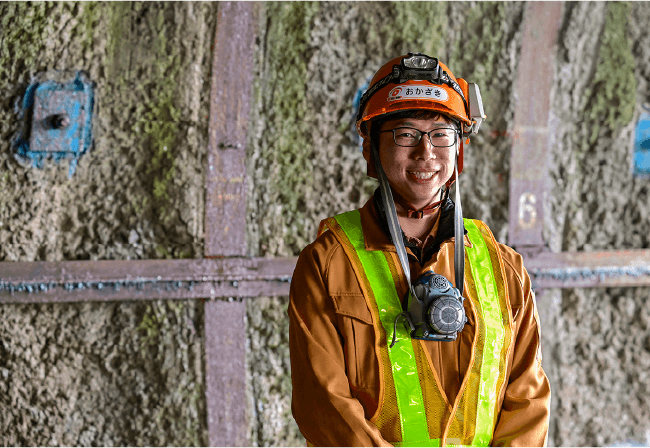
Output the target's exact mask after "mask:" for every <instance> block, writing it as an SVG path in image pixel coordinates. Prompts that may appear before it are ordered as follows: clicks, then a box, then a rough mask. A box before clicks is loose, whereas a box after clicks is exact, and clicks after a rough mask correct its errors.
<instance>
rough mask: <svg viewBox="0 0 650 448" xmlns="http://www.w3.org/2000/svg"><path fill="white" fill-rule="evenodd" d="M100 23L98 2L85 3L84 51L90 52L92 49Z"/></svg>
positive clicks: (83, 19) (83, 21) (83, 20)
mask: <svg viewBox="0 0 650 448" xmlns="http://www.w3.org/2000/svg"><path fill="white" fill-rule="evenodd" d="M98 22H99V5H98V3H97V2H85V3H84V4H83V18H82V23H83V30H84V39H83V49H84V51H88V50H90V49H91V48H92V45H93V37H94V36H95V28H96V26H97V23H98Z"/></svg>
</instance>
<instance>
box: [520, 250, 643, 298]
mask: <svg viewBox="0 0 650 448" xmlns="http://www.w3.org/2000/svg"><path fill="white" fill-rule="evenodd" d="M524 265H525V266H526V269H527V270H528V273H529V274H530V277H531V281H532V283H533V288H534V289H542V288H596V287H601V288H603V287H623V286H626V287H627V286H650V249H634V250H622V251H611V252H560V253H550V252H545V253H541V254H538V255H536V256H534V257H530V258H526V259H525V261H524Z"/></svg>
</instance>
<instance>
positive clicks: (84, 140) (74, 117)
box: [13, 71, 94, 177]
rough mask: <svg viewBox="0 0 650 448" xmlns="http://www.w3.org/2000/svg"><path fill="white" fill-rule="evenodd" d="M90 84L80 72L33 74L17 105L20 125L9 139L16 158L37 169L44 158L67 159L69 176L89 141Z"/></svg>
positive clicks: (91, 102)
mask: <svg viewBox="0 0 650 448" xmlns="http://www.w3.org/2000/svg"><path fill="white" fill-rule="evenodd" d="M66 78H67V79H66ZM93 87H94V85H93V83H92V82H91V81H90V80H89V79H88V77H87V76H86V75H85V74H84V73H83V72H81V71H77V72H73V73H70V72H51V73H44V74H40V75H37V76H36V77H35V78H34V79H33V80H32V82H31V84H30V85H29V86H28V87H27V90H26V91H25V95H24V96H23V99H22V103H20V104H18V105H17V108H18V113H19V114H20V117H21V119H22V124H23V126H22V130H21V132H20V134H19V136H18V137H17V138H16V139H15V140H14V142H13V146H14V148H15V149H16V154H15V155H16V158H17V159H18V160H20V161H21V162H23V163H29V162H31V164H32V165H33V166H35V167H38V168H42V167H43V163H44V161H45V160H46V159H53V160H54V161H55V162H57V163H58V162H59V161H60V160H70V168H69V171H68V176H69V177H72V175H73V174H74V172H75V169H76V167H77V163H78V161H79V158H80V157H81V156H82V155H83V154H85V153H86V151H88V148H89V147H90V145H91V143H92V112H93V99H94V98H93Z"/></svg>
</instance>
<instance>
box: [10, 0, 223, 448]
mask: <svg viewBox="0 0 650 448" xmlns="http://www.w3.org/2000/svg"><path fill="white" fill-rule="evenodd" d="M216 10H217V4H216V3H127V2H124V3H108V2H106V3H97V2H83V3H73V2H47V3H45V2H42V3H22V2H21V3H11V2H3V3H1V4H0V166H1V167H2V172H0V261H5V262H10V261H60V260H80V259H84V260H99V259H123V260H126V259H136V258H184V257H185V258H187V257H201V256H202V253H203V214H204V212H203V210H204V205H203V203H204V177H203V169H204V165H205V158H206V157H205V155H206V147H207V144H206V142H207V123H208V121H207V113H208V104H209V87H210V70H211V58H212V56H211V55H212V51H211V44H212V36H214V29H215V28H214V27H215V25H216V20H215V19H216ZM54 70H58V71H63V70H66V71H68V70H70V71H75V70H84V71H86V72H87V73H88V76H89V78H90V79H91V80H92V81H93V82H94V83H95V107H94V117H93V135H94V145H93V147H92V148H91V149H90V151H89V152H88V153H87V154H85V155H84V156H82V157H81V159H80V162H79V165H78V167H77V169H76V172H75V173H74V175H73V176H72V177H68V163H66V162H62V163H60V164H56V163H54V162H53V161H49V162H46V163H45V164H44V167H43V168H42V169H37V168H34V167H33V166H31V165H30V164H29V163H22V162H20V161H18V160H17V159H16V158H15V157H14V156H13V154H14V150H13V148H12V146H11V142H12V140H13V138H14V137H15V135H16V133H17V132H18V130H19V129H20V122H19V113H18V110H16V108H15V104H16V102H17V101H18V100H20V99H21V98H22V94H23V92H24V91H25V88H26V87H27V85H28V84H29V82H30V80H31V79H32V77H33V76H34V75H36V74H37V73H41V72H51V71H54ZM0 275H1V273H0ZM0 315H1V318H0V364H1V366H0V367H1V369H2V370H1V372H2V382H0V387H2V393H0V428H2V429H1V430H0V444H2V445H84V446H91V445H109V446H110V445H205V444H206V443H207V420H206V417H205V384H204V367H203V353H204V350H203V305H202V303H201V302H196V301H173V302H151V303H148V304H145V303H128V302H122V303H92V304H90V303H89V304H51V305H49V304H45V305H2V306H1V307H0Z"/></svg>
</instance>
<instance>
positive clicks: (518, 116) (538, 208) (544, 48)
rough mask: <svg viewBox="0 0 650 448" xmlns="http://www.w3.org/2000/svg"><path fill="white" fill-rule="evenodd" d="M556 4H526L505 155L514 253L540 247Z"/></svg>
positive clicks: (558, 5) (557, 20) (558, 17)
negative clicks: (509, 142) (509, 143)
mask: <svg viewBox="0 0 650 448" xmlns="http://www.w3.org/2000/svg"><path fill="white" fill-rule="evenodd" d="M561 21H562V2H528V3H527V4H526V10H525V12H524V21H523V38H522V43H521V54H520V57H519V65H518V68H517V72H518V74H517V80H516V82H515V86H514V87H515V116H514V129H513V131H514V134H515V135H518V136H519V138H516V139H513V144H512V152H511V156H510V204H509V209H510V216H509V220H508V227H509V232H508V235H509V237H508V243H509V245H510V246H513V247H515V248H516V249H517V250H519V251H520V252H523V253H526V252H529V253H530V252H533V253H534V252H539V251H541V250H544V246H545V244H544V240H543V238H542V225H543V222H544V216H543V201H544V198H545V191H546V185H545V182H546V179H547V177H548V176H547V172H548V170H547V165H546V164H547V153H548V135H549V128H548V119H549V111H550V97H551V95H550V92H551V86H552V83H553V77H554V73H555V54H556V46H557V39H558V34H559V30H560V25H561Z"/></svg>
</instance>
